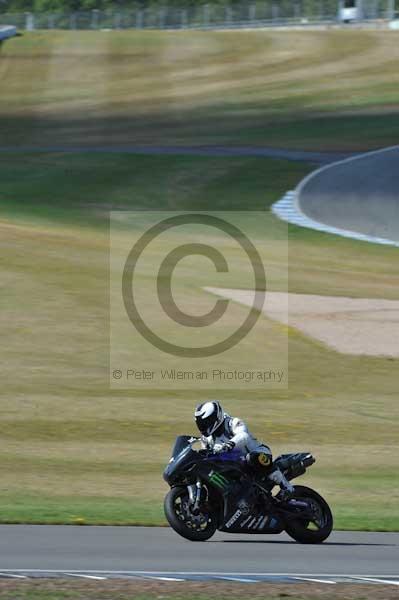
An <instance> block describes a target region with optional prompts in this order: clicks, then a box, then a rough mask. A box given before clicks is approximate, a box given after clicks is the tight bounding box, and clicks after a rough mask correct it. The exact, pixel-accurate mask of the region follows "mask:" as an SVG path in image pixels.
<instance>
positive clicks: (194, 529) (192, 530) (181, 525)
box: [164, 487, 217, 542]
mask: <svg viewBox="0 0 399 600" xmlns="http://www.w3.org/2000/svg"><path fill="white" fill-rule="evenodd" d="M164 510H165V516H166V518H167V520H168V523H169V525H170V526H171V527H172V529H174V530H175V531H176V533H178V534H179V535H181V536H182V537H184V538H186V540H190V541H192V542H204V541H206V540H209V538H211V537H212V536H213V534H214V533H215V531H216V529H217V521H216V515H213V514H212V513H205V512H204V513H200V514H199V515H192V514H191V513H190V509H189V497H188V491H187V488H185V487H174V488H172V489H171V490H169V492H168V493H167V494H166V496H165V501H164Z"/></svg>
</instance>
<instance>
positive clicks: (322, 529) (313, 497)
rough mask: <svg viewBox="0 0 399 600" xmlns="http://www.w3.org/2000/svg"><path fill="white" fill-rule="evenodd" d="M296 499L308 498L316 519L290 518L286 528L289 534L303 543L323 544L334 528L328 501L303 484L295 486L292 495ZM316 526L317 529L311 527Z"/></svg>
mask: <svg viewBox="0 0 399 600" xmlns="http://www.w3.org/2000/svg"><path fill="white" fill-rule="evenodd" d="M292 498H295V499H298V500H299V499H303V500H305V499H306V500H308V501H309V503H310V505H311V506H312V507H313V509H314V515H315V520H314V521H304V520H303V519H296V520H294V519H293V520H290V521H288V522H287V524H286V527H285V530H286V532H287V533H288V535H289V536H291V537H292V538H293V539H294V540H295V541H297V542H300V543H301V544H321V542H324V540H326V539H327V538H328V536H329V535H330V533H331V531H332V528H333V516H332V513H331V510H330V507H329V506H328V504H327V502H326V501H325V500H324V498H322V497H321V496H320V494H318V493H317V492H315V491H314V490H312V489H311V488H308V487H305V486H303V485H297V486H295V492H294V494H293V496H292ZM311 526H316V527H317V529H311V528H310V527H311Z"/></svg>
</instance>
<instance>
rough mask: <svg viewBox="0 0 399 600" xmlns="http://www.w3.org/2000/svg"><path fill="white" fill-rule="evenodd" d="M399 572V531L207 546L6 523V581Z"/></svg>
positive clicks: (141, 530)
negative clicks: (310, 541)
mask: <svg viewBox="0 0 399 600" xmlns="http://www.w3.org/2000/svg"><path fill="white" fill-rule="evenodd" d="M398 567H399V533H365V532H334V533H333V534H332V535H331V536H330V538H329V539H328V540H327V542H325V543H324V544H321V545H316V546H313V545H301V544H297V543H295V542H294V541H292V540H291V539H290V538H289V537H288V536H286V535H284V534H282V535H278V536H267V535H252V536H251V535H242V536H239V535H228V534H221V533H217V534H216V535H215V536H214V537H213V538H212V539H211V540H209V541H208V542H196V543H194V542H189V541H187V540H184V539H182V538H180V537H179V536H178V535H177V534H176V533H174V532H173V531H172V530H171V529H169V528H162V527H95V526H92V527H82V526H46V525H2V526H0V577H1V576H7V575H8V574H9V572H10V571H12V572H13V573H14V574H18V573H19V574H21V573H24V572H27V571H32V570H33V571H32V572H31V573H29V574H30V575H34V576H39V574H40V571H57V572H63V573H73V572H82V571H86V572H93V571H94V572H97V574H98V575H99V576H102V574H101V573H100V571H103V572H104V573H107V572H115V571H119V572H121V571H123V572H129V573H130V576H133V575H135V574H136V575H137V576H142V575H144V576H145V574H148V576H157V575H159V574H161V575H164V576H165V574H166V576H168V574H169V575H170V576H171V577H173V576H174V577H176V578H179V575H178V574H180V576H181V574H183V578H186V577H185V576H184V574H191V578H193V577H194V578H195V577H200V578H207V575H208V576H212V575H214V576H218V577H220V576H221V574H222V575H223V574H224V575H225V576H228V575H229V574H230V575H234V576H237V574H241V577H242V578H244V579H245V577H244V574H247V578H248V577H249V579H250V575H251V574H253V575H254V576H255V574H258V575H267V574H268V575H269V576H270V575H273V574H279V577H280V579H281V574H282V575H284V574H291V575H295V576H298V575H299V576H304V577H305V578H306V577H309V578H310V577H316V578H318V577H320V578H321V579H322V578H323V576H328V575H330V576H335V577H339V576H340V577H344V576H354V575H355V576H360V577H362V576H363V577H369V578H370V579H374V578H377V579H378V578H381V577H382V578H384V579H389V580H392V582H393V584H394V585H395V581H397V583H399V578H398V576H399V568H398ZM7 572H8V573H7ZM133 572H135V573H133ZM140 573H141V575H140ZM173 574H174V575H173ZM94 575H95V573H94ZM110 575H111V576H112V573H110ZM114 576H115V574H114ZM254 578H255V579H256V576H255V577H254ZM364 582H365V581H364V580H363V583H364ZM370 583H373V581H370Z"/></svg>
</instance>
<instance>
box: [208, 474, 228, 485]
mask: <svg viewBox="0 0 399 600" xmlns="http://www.w3.org/2000/svg"><path fill="white" fill-rule="evenodd" d="M209 481H211V482H212V483H213V484H214V485H216V486H217V487H219V488H221V489H222V490H223V489H224V488H226V487H227V486H228V484H229V482H228V480H227V479H226V477H224V476H223V475H221V474H220V473H215V472H214V471H211V472H210V473H209Z"/></svg>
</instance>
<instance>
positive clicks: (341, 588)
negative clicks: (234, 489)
mask: <svg viewBox="0 0 399 600" xmlns="http://www.w3.org/2000/svg"><path fill="white" fill-rule="evenodd" d="M397 594H398V591H397V588H396V586H388V585H363V584H356V585H353V584H336V585H327V584H317V583H311V584H306V583H304V584H302V583H299V584H286V585H278V584H276V585H275V584H269V583H253V584H239V583H227V582H222V581H221V582H215V581H212V582H188V581H184V582H176V583H172V582H166V581H162V582H161V581H148V580H143V579H136V580H126V579H109V580H107V581H101V582H99V581H83V580H80V581H72V580H62V579H35V580H28V581H15V580H3V581H0V598H3V599H11V598H12V599H13V600H14V599H15V598H18V599H21V600H23V599H26V600H28V599H29V600H35V599H37V600H41V599H43V600H61V599H63V598H73V599H75V600H102V599H104V600H109V599H111V598H112V599H113V600H129V599H132V598H142V599H145V598H151V599H152V598H157V599H158V598H162V599H164V600H168V599H169V598H174V599H176V598H195V599H198V600H208V599H209V598H220V599H226V600H227V599H229V598H242V599H243V600H244V599H248V600H249V599H251V600H253V599H258V598H263V599H264V600H269V599H270V600H271V599H274V598H292V599H296V600H316V599H320V598H322V599H325V600H330V599H331V600H335V599H339V600H368V599H372V600H394V599H395V600H396V599H397V597H398V596H397Z"/></svg>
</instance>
